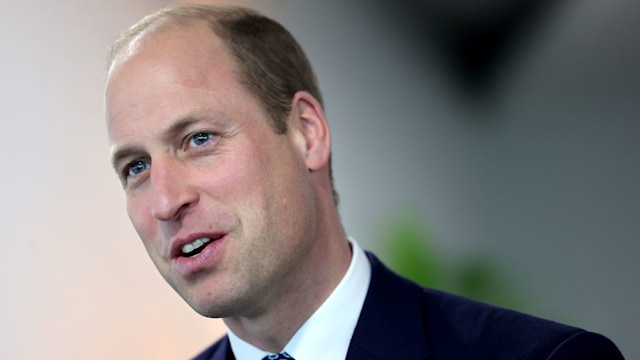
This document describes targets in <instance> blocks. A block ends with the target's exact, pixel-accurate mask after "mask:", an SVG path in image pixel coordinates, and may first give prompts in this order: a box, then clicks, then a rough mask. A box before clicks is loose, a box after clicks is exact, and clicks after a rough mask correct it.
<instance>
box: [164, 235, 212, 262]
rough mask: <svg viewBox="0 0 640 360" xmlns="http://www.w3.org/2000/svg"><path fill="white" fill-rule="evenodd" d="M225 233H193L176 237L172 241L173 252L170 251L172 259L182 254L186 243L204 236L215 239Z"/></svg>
mask: <svg viewBox="0 0 640 360" xmlns="http://www.w3.org/2000/svg"><path fill="white" fill-rule="evenodd" d="M224 235H225V234H224V233H193V234H189V235H188V236H185V237H180V238H178V237H176V238H175V239H174V240H173V241H172V242H171V252H170V256H171V258H172V259H175V258H178V257H181V256H182V247H183V246H184V245H186V244H190V243H192V242H194V241H196V240H197V239H202V238H209V239H211V240H213V241H215V240H217V239H219V238H221V237H223V236H224Z"/></svg>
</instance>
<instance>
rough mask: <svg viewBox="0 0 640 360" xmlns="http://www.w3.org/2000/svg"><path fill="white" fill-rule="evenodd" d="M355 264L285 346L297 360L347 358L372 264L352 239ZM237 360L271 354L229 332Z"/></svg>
mask: <svg viewBox="0 0 640 360" xmlns="http://www.w3.org/2000/svg"><path fill="white" fill-rule="evenodd" d="M349 242H350V243H351V248H352V256H351V263H350V264H349V269H348V270H347V272H346V273H345V275H344V277H343V278H342V280H341V281H340V283H338V286H336V288H335V289H334V290H333V292H332V293H331V295H329V297H328V298H327V300H325V302H324V303H323V304H322V305H321V306H320V307H319V308H318V309H317V310H316V311H315V312H314V313H313V314H312V315H311V317H309V319H307V321H305V323H304V324H303V325H302V326H301V327H300V329H298V331H296V333H295V334H294V335H293V337H292V338H291V340H289V343H287V345H286V346H285V347H284V350H283V351H286V352H287V353H289V354H290V355H291V356H293V357H294V358H295V359H299V360H314V359H345V358H346V356H347V351H348V349H349V343H350V342H351V337H352V336H353V331H354V330H355V328H356V324H357V323H358V318H359V317H360V311H361V310H362V306H363V304H364V299H365V297H366V296H367V290H368V289H369V282H370V280H371V265H370V264H369V261H368V260H367V257H366V255H365V253H364V251H363V250H362V249H361V248H360V246H359V245H358V243H357V242H355V241H354V240H353V239H349ZM228 336H229V341H230V342H231V349H232V350H233V353H234V355H235V357H236V359H237V360H260V359H262V358H263V357H264V356H266V355H269V354H270V353H268V352H265V351H263V350H260V349H258V348H256V347H255V346H253V345H251V344H249V343H247V342H245V341H244V340H242V339H240V338H239V337H237V336H236V335H235V334H234V333H233V332H232V331H231V330H228Z"/></svg>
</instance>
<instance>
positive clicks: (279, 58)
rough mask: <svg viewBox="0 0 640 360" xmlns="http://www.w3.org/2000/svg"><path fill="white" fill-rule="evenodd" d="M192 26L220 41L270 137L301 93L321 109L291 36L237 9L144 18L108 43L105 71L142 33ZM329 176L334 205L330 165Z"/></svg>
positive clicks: (186, 7)
mask: <svg viewBox="0 0 640 360" xmlns="http://www.w3.org/2000/svg"><path fill="white" fill-rule="evenodd" d="M197 21H203V22H204V23H206V24H207V25H208V26H209V28H210V29H211V30H212V31H213V33H215V34H216V35H217V36H218V37H219V38H220V39H221V40H222V43H223V44H224V46H225V47H226V49H227V50H228V52H229V54H230V55H231V57H232V58H233V59H234V60H235V62H236V65H237V67H238V76H239V79H240V82H241V83H242V84H243V85H244V86H245V87H246V88H247V89H248V90H249V91H250V92H251V93H252V94H253V95H254V96H256V98H257V99H258V101H259V102H260V104H261V105H262V106H263V108H264V109H265V111H266V113H267V118H268V121H269V125H270V126H271V127H272V129H273V131H274V132H276V133H277V134H284V133H285V132H286V131H287V120H286V119H287V116H288V115H289V112H290V111H291V100H292V99H293V96H294V95H295V93H297V92H298V91H307V92H308V93H310V94H311V95H312V96H313V97H314V98H315V99H316V100H317V101H318V102H319V103H320V105H321V106H322V107H324V105H323V101H322V94H321V93H320V89H319V87H318V81H317V78H316V75H315V73H314V72H313V69H312V67H311V63H310V62H309V59H308V58H307V56H306V55H305V53H304V51H303V50H302V47H301V46H300V44H298V42H297V41H296V40H295V39H294V37H293V36H292V35H291V33H290V32H289V31H288V30H287V29H285V28H284V27H283V26H282V25H280V24H279V23H278V22H276V21H274V20H272V19H270V18H268V17H266V16H264V15H262V14H260V13H259V12H257V11H254V10H251V9H247V8H242V7H218V6H212V5H202V4H199V5H196V4H183V5H177V6H173V7H167V8H164V9H161V10H159V11H157V12H155V13H152V14H150V15H147V16H146V17H144V18H142V19H141V20H139V21H138V22H137V23H135V24H134V25H133V26H131V27H130V28H129V29H128V30H127V31H125V32H124V33H122V34H121V35H120V37H119V38H118V39H117V40H116V41H115V42H114V43H113V45H112V46H111V48H110V49H109V52H108V55H107V63H108V69H109V71H111V68H112V67H113V65H114V62H115V61H116V60H117V58H118V56H120V55H121V53H122V52H123V51H124V50H125V49H128V48H129V47H130V46H131V45H132V44H133V43H135V42H136V41H137V40H138V39H140V38H143V37H144V36H145V35H146V34H147V33H149V32H152V31H154V30H156V29H163V28H165V27H166V26H168V25H189V24H192V23H194V22H197ZM329 175H330V181H331V186H332V191H333V197H334V202H335V203H336V204H337V203H338V194H337V192H336V191H335V187H334V185H333V174H332V169H331V161H329Z"/></svg>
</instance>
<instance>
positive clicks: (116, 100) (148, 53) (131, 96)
mask: <svg viewBox="0 0 640 360" xmlns="http://www.w3.org/2000/svg"><path fill="white" fill-rule="evenodd" d="M239 88H240V86H239V81H238V78H237V71H236V66H235V63H234V61H233V60H232V59H231V57H230V56H229V55H228V53H227V51H226V48H225V46H224V44H223V43H222V41H221V40H220V39H219V38H218V37H217V36H216V35H215V34H214V33H213V31H212V30H211V29H210V28H209V27H208V26H206V25H205V24H204V23H196V24H191V25H181V26H171V27H170V28H163V29H159V30H158V29H156V30H153V31H152V32H150V33H149V34H145V35H143V37H142V38H141V39H139V40H137V41H135V42H134V43H133V44H132V45H131V47H130V49H129V50H127V51H123V53H122V54H121V55H120V56H119V57H118V58H117V59H116V60H115V61H114V63H113V66H112V68H111V70H110V72H109V74H108V78H107V85H106V92H105V100H106V102H105V106H106V115H107V124H108V126H109V128H110V130H111V125H113V124H112V123H113V122H114V121H117V120H118V119H120V118H122V117H127V116H125V115H126V114H127V113H131V112H133V111H135V109H136V108H140V107H141V106H142V105H143V104H148V103H149V102H150V101H152V100H154V99H155V100H159V99H160V98H162V97H169V98H168V100H170V99H171V98H172V97H174V96H175V95H176V94H177V93H185V92H189V91H192V92H199V93H205V92H218V93H221V92H222V91H224V90H227V91H231V90H235V91H238V90H240V89H239ZM174 100H175V99H174Z"/></svg>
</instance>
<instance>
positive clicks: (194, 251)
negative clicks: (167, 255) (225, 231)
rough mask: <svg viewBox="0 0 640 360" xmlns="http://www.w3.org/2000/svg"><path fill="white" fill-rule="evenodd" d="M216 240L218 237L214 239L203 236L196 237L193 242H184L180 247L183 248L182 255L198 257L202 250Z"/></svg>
mask: <svg viewBox="0 0 640 360" xmlns="http://www.w3.org/2000/svg"><path fill="white" fill-rule="evenodd" d="M215 240H216V239H213V238H207V237H203V238H199V239H196V240H194V241H193V242H190V243H188V244H184V245H182V247H181V248H180V250H181V255H180V256H183V257H189V258H192V257H196V256H198V255H199V254H200V253H201V252H202V250H204V248H206V247H207V245H209V244H211V243H212V242H214V241H215Z"/></svg>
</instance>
